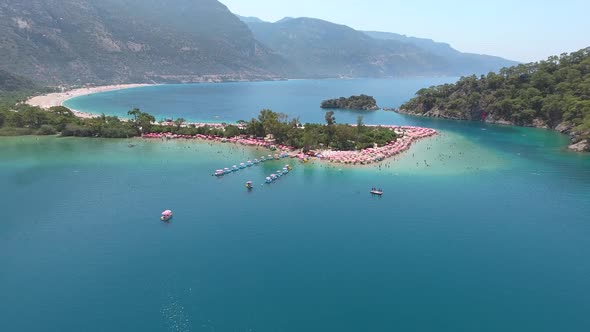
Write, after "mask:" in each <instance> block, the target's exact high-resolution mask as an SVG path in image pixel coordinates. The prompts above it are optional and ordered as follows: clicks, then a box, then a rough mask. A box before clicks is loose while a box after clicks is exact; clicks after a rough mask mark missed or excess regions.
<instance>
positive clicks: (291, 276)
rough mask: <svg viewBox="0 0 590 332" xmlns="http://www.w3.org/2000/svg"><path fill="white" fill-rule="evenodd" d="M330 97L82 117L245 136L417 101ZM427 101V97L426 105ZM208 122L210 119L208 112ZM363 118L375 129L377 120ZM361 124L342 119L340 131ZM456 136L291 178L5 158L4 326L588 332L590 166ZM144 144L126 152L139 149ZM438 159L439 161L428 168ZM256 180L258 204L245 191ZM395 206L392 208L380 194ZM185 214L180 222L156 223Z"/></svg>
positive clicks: (294, 91) (368, 89) (86, 157)
mask: <svg viewBox="0 0 590 332" xmlns="http://www.w3.org/2000/svg"><path fill="white" fill-rule="evenodd" d="M438 80H443V79H432V80H430V79H424V80H423V81H422V82H421V83H420V82H416V84H415V85H416V86H411V87H408V88H407V90H404V87H406V86H409V85H410V83H407V82H405V83H402V82H401V81H400V80H342V81H339V80H332V81H330V80H322V81H288V82H263V83H230V84H217V85H214V84H211V85H208V84H203V85H198V84H197V85H187V86H183V85H177V86H174V85H173V86H158V87H147V88H138V89H130V90H122V91H117V92H109V93H104V94H97V95H90V96H84V97H79V98H76V99H73V100H70V101H68V103H67V105H68V106H70V107H73V108H76V109H78V110H81V111H91V112H96V111H100V110H103V111H104V112H106V113H109V114H124V113H125V112H126V110H127V109H128V108H129V107H130V106H138V107H141V108H142V109H143V110H144V111H147V112H150V113H154V114H157V115H158V116H161V117H167V116H174V117H176V116H182V117H185V118H187V119H191V120H201V121H202V120H206V121H218V120H222V121H235V120H238V119H239V118H246V119H247V118H249V117H252V116H254V115H255V114H257V113H258V111H259V109H260V108H264V107H267V108H272V109H273V110H274V111H277V112H285V113H288V114H290V115H291V116H300V117H301V119H302V120H303V121H322V120H323V114H324V112H323V111H321V110H320V109H319V102H320V101H321V100H322V99H326V98H330V97H339V96H344V95H351V94H358V93H366V94H371V95H374V96H375V97H376V99H377V101H378V103H379V104H380V106H388V107H395V106H398V105H399V104H400V103H401V102H403V101H404V100H405V99H406V98H408V97H409V96H411V94H412V93H413V91H415V90H416V88H417V87H418V88H419V86H427V85H430V84H434V83H436V81H438ZM412 89H413V90H412ZM193 104H194V107H193ZM363 114H365V113H363ZM356 116H357V113H356V112H352V111H343V112H337V113H336V119H337V121H339V122H354V121H356ZM365 122H367V123H380V122H387V123H391V124H409V125H419V126H427V127H432V128H435V129H437V130H439V131H440V132H441V135H439V136H437V137H435V138H432V139H426V140H423V141H420V142H418V143H417V144H416V145H415V146H413V147H412V149H410V151H409V152H408V153H406V154H404V155H403V156H402V157H398V158H396V159H395V160H394V159H391V160H388V161H387V162H386V163H384V164H382V165H381V167H379V166H370V167H360V168H339V167H337V166H334V165H328V164H319V163H312V164H301V163H299V162H296V163H293V165H294V170H293V171H292V172H291V173H289V174H288V175H287V176H285V177H283V178H282V179H281V180H280V181H278V182H277V183H274V184H272V185H261V183H262V182H263V180H264V177H265V176H266V175H267V174H269V173H270V172H273V171H275V170H276V169H278V168H279V167H280V166H282V164H284V162H281V163H279V162H272V163H269V164H264V165H261V166H257V167H253V168H249V169H247V170H244V171H242V172H238V173H236V174H231V175H230V176H226V177H223V178H221V179H220V178H215V177H213V176H211V172H212V171H213V170H214V169H217V168H220V167H228V166H231V165H233V164H235V163H239V162H243V161H246V160H248V159H253V158H256V157H259V156H260V155H261V154H263V153H264V154H267V153H265V151H263V150H258V151H257V150H255V149H252V148H242V147H237V146H231V145H222V144H209V143H206V142H187V141H168V142H160V141H142V140H107V139H77V138H37V137H16V138H1V139H0V188H1V191H0V199H1V201H2V207H3V210H4V211H7V212H8V214H7V215H5V218H3V220H2V221H1V222H0V251H1V252H3V253H4V254H3V255H0V266H1V267H2V273H0V294H2V299H3V300H2V301H0V312H2V317H3V318H2V319H1V322H0V326H2V329H3V330H7V331H81V330H82V331H106V330H110V331H277V330H281V331H328V330H329V331H384V330H401V331H556V330H562V331H586V330H588V329H589V328H590V317H589V316H588V315H587V313H588V310H589V309H590V300H589V299H590V279H589V278H588V276H589V275H590V241H588V238H589V237H590V218H588V216H589V215H590V204H588V202H590V190H589V188H590V158H589V157H588V156H587V155H583V154H575V153H571V152H567V151H566V150H565V144H566V143H567V137H564V136H562V135H559V134H557V133H554V132H551V131H545V130H539V129H530V128H516V127H502V126H494V125H486V124H481V123H467V122H453V121H445V120H435V119H420V118H413V117H408V116H402V115H398V114H395V113H391V112H382V111H379V112H372V113H370V114H365ZM130 142H133V143H134V144H137V146H136V147H134V148H129V147H128V144H129V143H130ZM424 160H426V161H427V164H428V165H430V166H426V165H425V163H424ZM247 180H252V181H254V183H255V185H256V187H255V189H254V190H253V191H252V192H248V191H246V189H245V188H244V183H245V181H247ZM373 186H378V187H381V188H383V189H384V191H385V195H384V196H383V197H382V198H374V197H371V196H370V194H369V193H368V190H369V189H370V188H371V187H373ZM168 208H170V209H173V210H174V212H175V217H174V220H173V222H172V223H170V224H164V223H162V222H160V221H159V213H160V212H161V211H162V210H164V209H168Z"/></svg>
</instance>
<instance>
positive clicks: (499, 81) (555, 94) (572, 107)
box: [400, 47, 590, 151]
mask: <svg viewBox="0 0 590 332" xmlns="http://www.w3.org/2000/svg"><path fill="white" fill-rule="evenodd" d="M400 112H401V113H406V114H413V115H421V116H429V117H441V118H449V119H461V120H476V121H486V122H490V123H501V124H513V125H519V126H534V127H541V128H551V129H555V130H558V131H560V132H562V133H566V134H570V135H571V136H572V146H570V148H571V149H573V150H585V151H590V143H589V141H590V47H588V48H585V49H582V50H580V51H577V52H573V53H571V54H562V55H561V56H552V57H550V58H548V59H547V60H545V61H540V62H535V63H529V64H522V65H518V66H514V67H509V68H504V69H502V70H500V72H499V73H489V74H488V75H487V76H481V77H479V78H478V77H476V76H470V77H462V78H461V79H460V80H459V81H458V82H457V83H455V84H445V85H439V86H434V87H430V88H426V89H422V90H420V91H418V92H417V93H416V97H414V98H413V99H411V100H410V101H408V102H407V103H405V104H404V105H402V106H401V107H400Z"/></svg>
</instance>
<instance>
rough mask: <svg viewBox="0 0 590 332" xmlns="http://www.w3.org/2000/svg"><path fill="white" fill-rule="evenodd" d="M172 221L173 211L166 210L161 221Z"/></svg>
mask: <svg viewBox="0 0 590 332" xmlns="http://www.w3.org/2000/svg"><path fill="white" fill-rule="evenodd" d="M170 219H172V211H171V210H166V211H164V212H162V216H161V217H160V220H162V221H170Z"/></svg>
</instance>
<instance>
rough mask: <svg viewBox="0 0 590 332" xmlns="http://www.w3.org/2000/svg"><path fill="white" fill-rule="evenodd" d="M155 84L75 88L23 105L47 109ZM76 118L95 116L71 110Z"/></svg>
mask: <svg viewBox="0 0 590 332" xmlns="http://www.w3.org/2000/svg"><path fill="white" fill-rule="evenodd" d="M154 85H157V84H114V85H103V86H96V87H87V88H77V89H72V90H66V91H64V92H54V93H48V94H44V95H40V96H34V97H31V98H29V99H28V100H27V101H26V102H25V103H26V104H29V105H31V106H36V107H40V108H43V109H48V108H51V107H54V106H63V105H64V103H65V102H66V101H67V100H69V99H72V98H76V97H80V96H87V95H91V94H95V93H101V92H108V91H117V90H125V89H133V88H141V87H146V86H154ZM71 111H72V112H73V113H74V114H75V115H76V116H77V117H80V118H85V119H88V118H94V117H97V116H98V115H97V114H93V113H88V112H80V111H78V110H74V109H72V110H71Z"/></svg>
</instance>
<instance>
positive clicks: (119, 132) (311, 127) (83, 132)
mask: <svg viewBox="0 0 590 332" xmlns="http://www.w3.org/2000/svg"><path fill="white" fill-rule="evenodd" d="M128 116H129V119H128V120H121V119H120V118H118V117H116V116H107V115H104V114H103V115H101V116H98V117H94V118H80V117H77V116H76V115H75V114H74V113H73V112H72V111H71V110H70V109H68V108H67V107H64V106H57V107H51V108H50V109H49V110H43V109H41V108H39V107H33V106H29V105H25V104H20V105H17V106H14V107H12V108H10V109H0V136H15V135H56V134H60V135H61V136H76V137H105V138H129V137H136V136H141V135H142V134H144V133H148V132H151V133H153V132H156V133H172V134H178V135H197V134H201V135H213V136H218V137H228V138H229V137H235V136H240V135H247V136H251V137H257V138H268V137H271V138H272V139H274V141H275V142H276V143H277V144H283V145H289V146H293V147H295V148H301V149H304V150H310V149H317V148H333V149H337V150H356V149H363V148H367V147H373V146H374V145H375V144H376V145H378V146H382V145H385V144H387V143H389V142H391V141H393V140H395V139H396V134H395V132H394V131H392V130H390V129H388V128H382V127H370V126H365V125H364V123H363V118H362V116H359V117H358V119H357V125H356V126H352V125H349V124H337V123H336V118H335V116H334V112H332V111H329V112H326V115H325V121H326V123H325V124H311V123H308V124H305V125H303V124H301V123H300V121H299V119H297V118H295V119H289V117H288V116H287V115H285V114H282V113H276V112H273V111H271V110H268V109H264V110H262V111H260V114H259V115H258V117H257V118H253V119H251V120H250V121H244V120H241V121H238V123H237V125H233V124H227V125H225V126H224V127H222V128H219V127H210V126H199V127H197V126H195V125H194V124H190V123H189V124H187V123H186V121H185V120H184V119H182V118H179V119H176V120H175V121H173V122H171V123H170V122H165V123H156V119H155V117H154V116H153V115H151V114H149V113H145V112H142V111H141V110H139V109H137V108H134V109H132V110H130V111H129V112H128Z"/></svg>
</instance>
